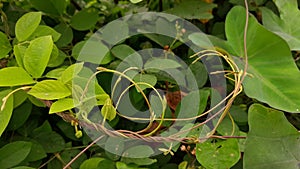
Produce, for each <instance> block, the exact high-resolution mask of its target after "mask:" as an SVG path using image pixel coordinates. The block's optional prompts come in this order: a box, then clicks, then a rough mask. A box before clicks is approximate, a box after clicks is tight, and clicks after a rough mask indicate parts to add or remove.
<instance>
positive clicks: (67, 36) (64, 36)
mask: <svg viewBox="0 0 300 169" xmlns="http://www.w3.org/2000/svg"><path fill="white" fill-rule="evenodd" d="M54 29H55V30H56V31H57V32H58V33H60V34H61V36H60V38H59V39H58V41H57V42H56V45H57V46H59V47H64V46H66V45H68V44H69V43H71V42H72V40H73V31H72V29H71V28H70V26H69V25H67V24H65V23H60V24H58V25H57V26H55V27H54Z"/></svg>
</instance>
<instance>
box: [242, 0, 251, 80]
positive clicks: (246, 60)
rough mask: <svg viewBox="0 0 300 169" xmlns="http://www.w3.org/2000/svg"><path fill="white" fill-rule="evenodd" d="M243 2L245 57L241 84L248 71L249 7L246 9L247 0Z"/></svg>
mask: <svg viewBox="0 0 300 169" xmlns="http://www.w3.org/2000/svg"><path fill="white" fill-rule="evenodd" d="M244 2H245V8H246V23H245V27H244V55H245V56H244V57H245V66H244V72H243V75H242V77H241V82H243V81H244V79H245V77H246V75H247V69H248V52H247V31H248V24H249V13H248V11H249V7H248V3H247V0H245V1H244Z"/></svg>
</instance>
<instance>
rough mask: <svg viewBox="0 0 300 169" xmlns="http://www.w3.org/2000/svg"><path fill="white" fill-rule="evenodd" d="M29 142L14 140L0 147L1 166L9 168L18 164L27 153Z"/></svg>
mask: <svg viewBox="0 0 300 169" xmlns="http://www.w3.org/2000/svg"><path fill="white" fill-rule="evenodd" d="M30 150H31V143H30V142H25V141H16V142H12V143H9V144H6V145H5V146H3V147H2V148H1V149H0V166H1V168H10V167H14V166H16V165H18V164H20V163H21V162H22V161H23V160H24V159H25V158H26V157H27V155H28V154H29V152H30Z"/></svg>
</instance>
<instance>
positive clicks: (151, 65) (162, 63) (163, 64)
mask: <svg viewBox="0 0 300 169" xmlns="http://www.w3.org/2000/svg"><path fill="white" fill-rule="evenodd" d="M178 67H181V65H180V64H179V63H178V62H176V61H175V60H171V59H162V58H153V59H151V60H148V61H147V62H146V63H145V65H144V68H145V70H147V69H157V70H165V69H174V68H178Z"/></svg>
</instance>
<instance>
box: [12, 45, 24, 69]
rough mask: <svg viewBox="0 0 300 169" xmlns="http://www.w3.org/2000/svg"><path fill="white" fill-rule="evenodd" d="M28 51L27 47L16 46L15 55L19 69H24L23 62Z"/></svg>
mask: <svg viewBox="0 0 300 169" xmlns="http://www.w3.org/2000/svg"><path fill="white" fill-rule="evenodd" d="M26 50H27V47H26V46H23V45H15V46H14V55H15V58H16V61H17V64H18V66H19V67H22V68H24V63H23V60H24V55H25V52H26Z"/></svg>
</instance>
